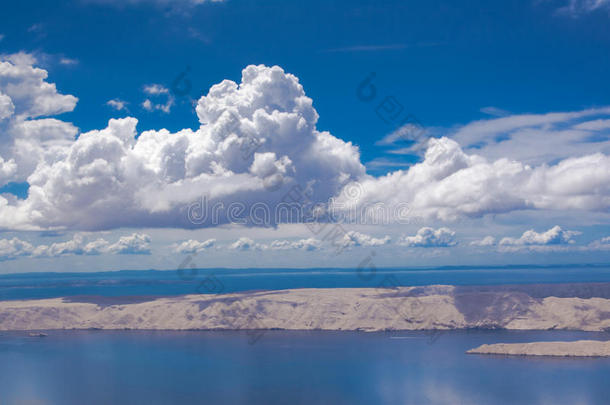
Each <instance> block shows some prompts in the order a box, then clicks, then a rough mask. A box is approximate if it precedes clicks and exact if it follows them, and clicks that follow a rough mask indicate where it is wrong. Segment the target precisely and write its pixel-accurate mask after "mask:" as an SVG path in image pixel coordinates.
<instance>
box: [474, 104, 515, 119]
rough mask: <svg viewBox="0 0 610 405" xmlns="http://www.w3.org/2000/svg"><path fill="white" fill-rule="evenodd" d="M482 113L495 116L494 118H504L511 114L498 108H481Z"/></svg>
mask: <svg viewBox="0 0 610 405" xmlns="http://www.w3.org/2000/svg"><path fill="white" fill-rule="evenodd" d="M481 112H482V113H483V114H487V115H493V116H494V117H504V116H507V115H510V113H509V112H508V111H506V110H503V109H501V108H498V107H491V106H490V107H483V108H481Z"/></svg>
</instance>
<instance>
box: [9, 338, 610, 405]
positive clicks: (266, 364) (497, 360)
mask: <svg viewBox="0 0 610 405" xmlns="http://www.w3.org/2000/svg"><path fill="white" fill-rule="evenodd" d="M582 338H591V339H610V334H608V333H605V334H604V333H574V332H560V331H545V332H507V331H476V332H465V331H462V332H449V333H445V334H443V335H441V336H440V337H439V338H438V339H436V340H434V341H433V340H431V337H430V336H429V335H427V334H426V333H420V332H409V333H405V332H402V333H357V332H321V331H311V332H287V331H269V332H266V333H265V335H264V336H262V337H261V338H260V339H259V340H258V341H257V342H256V343H255V344H248V339H247V336H246V335H245V333H242V332H145V331H129V332H127V331H121V332H110V331H61V332H60V331H50V332H49V336H48V337H46V338H33V337H28V336H27V335H26V334H25V333H15V332H11V333H3V334H2V335H0V403H1V404H3V405H4V404H8V405H12V404H146V405H149V404H254V405H258V404H260V405H271V404H333V405H340V404H350V405H355V404H401V405H404V404H415V405H426V404H447V405H449V404H450V405H459V404H484V405H504V404H511V405H512V404H527V405H529V404H540V405H547V404H549V405H550V404H552V405H564V404H565V405H593V404H608V403H609V402H610V384H608V377H609V376H610V359H564V358H546V359H542V358H541V359H533V358H525V357H512V358H509V357H501V356H481V355H466V354H465V353H464V352H465V351H466V350H467V349H470V348H472V347H475V346H478V345H480V344H483V343H494V342H525V341H532V340H573V339H582Z"/></svg>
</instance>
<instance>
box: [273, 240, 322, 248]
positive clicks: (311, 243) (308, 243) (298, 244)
mask: <svg viewBox="0 0 610 405" xmlns="http://www.w3.org/2000/svg"><path fill="white" fill-rule="evenodd" d="M268 248H269V249H271V250H289V249H299V250H306V251H313V250H319V249H321V248H322V242H321V241H319V240H318V239H315V238H307V239H300V240H296V241H290V240H274V241H273V242H271V244H270V245H269V247H268Z"/></svg>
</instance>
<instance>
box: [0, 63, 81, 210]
mask: <svg viewBox="0 0 610 405" xmlns="http://www.w3.org/2000/svg"><path fill="white" fill-rule="evenodd" d="M34 63H36V58H35V57H34V56H33V55H31V54H28V53H24V52H19V53H16V54H11V55H2V56H0V133H2V135H3V141H2V142H0V186H2V185H3V184H5V183H6V182H8V181H17V182H22V181H25V180H26V179H27V177H28V176H29V175H30V174H32V172H33V171H34V169H35V168H36V166H37V165H38V163H39V162H41V161H53V160H56V159H58V158H60V157H61V156H63V152H65V150H66V147H67V146H69V143H71V142H72V141H73V140H74V137H75V135H76V133H77V129H76V128H75V127H74V126H73V125H72V124H69V123H66V122H63V121H59V120H56V119H53V118H41V117H44V116H49V115H55V114H61V113H63V112H68V111H72V110H73V109H74V106H75V105H76V102H77V100H78V99H77V98H76V97H74V96H70V95H62V94H59V93H58V92H57V89H56V88H55V85H54V84H52V83H48V82H47V81H46V79H47V72H46V71H45V70H43V69H38V68H35V67H33V66H32V65H33V64H34ZM7 162H8V163H7ZM7 164H8V165H9V167H8V168H7ZM1 205H2V201H0V206H1Z"/></svg>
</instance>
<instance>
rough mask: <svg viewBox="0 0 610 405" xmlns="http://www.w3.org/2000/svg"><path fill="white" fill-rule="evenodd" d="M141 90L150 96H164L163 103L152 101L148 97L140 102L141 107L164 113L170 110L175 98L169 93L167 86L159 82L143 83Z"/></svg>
mask: <svg viewBox="0 0 610 405" xmlns="http://www.w3.org/2000/svg"><path fill="white" fill-rule="evenodd" d="M142 90H143V91H144V93H146V94H148V95H149V96H152V97H159V96H165V97H166V100H165V103H161V102H154V101H152V100H151V99H150V98H147V99H146V100H144V102H143V103H142V108H144V109H145V110H146V111H155V110H157V111H163V112H164V113H166V114H168V113H169V112H170V111H171V109H172V107H173V105H174V103H175V101H176V99H175V98H174V96H173V95H171V94H170V92H169V89H168V88H167V87H165V86H163V85H161V84H148V85H145V86H144V87H143V89H142Z"/></svg>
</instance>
